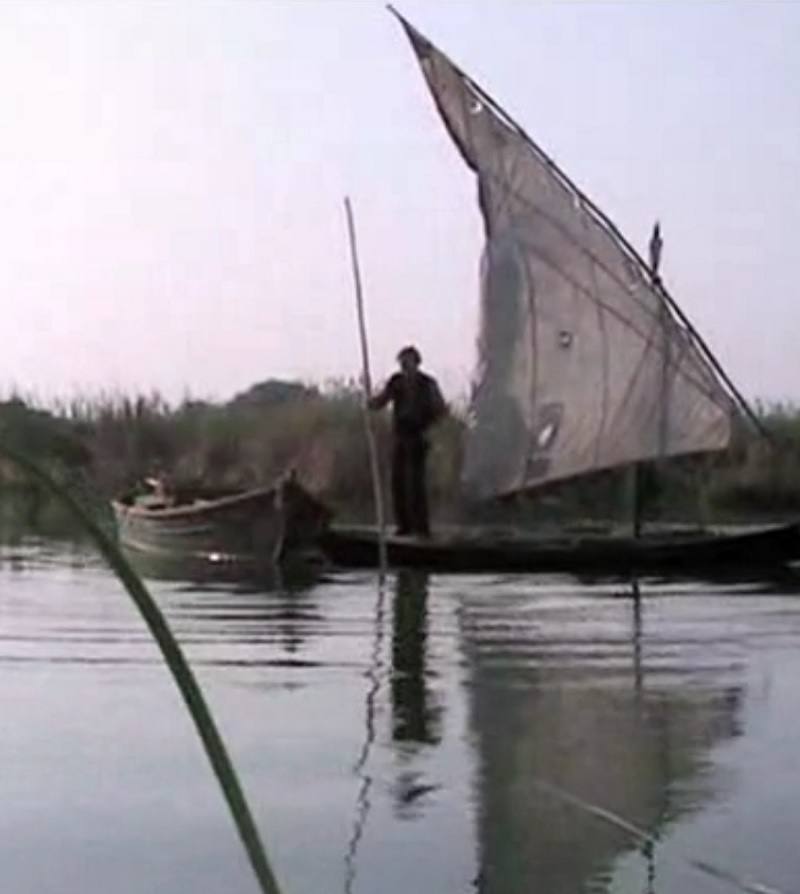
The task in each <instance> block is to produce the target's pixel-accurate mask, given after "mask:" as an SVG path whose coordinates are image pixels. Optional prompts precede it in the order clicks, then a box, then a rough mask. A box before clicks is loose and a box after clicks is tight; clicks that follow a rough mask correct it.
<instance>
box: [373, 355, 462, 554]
mask: <svg viewBox="0 0 800 894" xmlns="http://www.w3.org/2000/svg"><path fill="white" fill-rule="evenodd" d="M397 360H398V363H399V364H400V372H396V373H395V374H394V375H393V376H391V378H390V379H389V381H388V382H387V383H386V385H384V387H383V390H382V391H381V392H380V393H379V394H376V395H375V397H373V398H372V400H371V401H370V403H369V406H370V409H373V410H380V409H382V408H383V407H385V406H386V405H387V404H389V403H391V404H392V410H393V435H394V437H393V442H392V503H393V505H394V516H395V522H396V524H397V533H398V534H400V535H407V534H417V535H419V536H421V537H429V536H430V522H429V519H428V494H427V487H426V483H425V460H426V458H427V455H428V439H427V432H428V429H429V428H430V427H431V426H432V425H433V424H434V422H436V421H437V420H438V419H440V418H441V417H442V416H443V415H444V414H445V413H446V412H447V408H446V405H445V402H444V398H443V397H442V393H441V391H440V390H439V386H438V384H437V383H436V379H434V378H433V377H432V376H429V375H427V374H426V373H424V372H422V370H421V369H420V364H421V363H422V357H421V355H420V353H419V351H418V350H417V349H416V348H415V347H414V346H413V345H408V346H407V347H405V348H403V349H402V350H401V351H400V353H399V354H398V355H397Z"/></svg>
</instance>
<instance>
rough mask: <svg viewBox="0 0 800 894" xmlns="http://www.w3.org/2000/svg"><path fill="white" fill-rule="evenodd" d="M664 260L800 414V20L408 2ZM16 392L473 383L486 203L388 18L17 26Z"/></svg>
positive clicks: (13, 20) (9, 372) (693, 309)
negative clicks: (277, 381)
mask: <svg viewBox="0 0 800 894" xmlns="http://www.w3.org/2000/svg"><path fill="white" fill-rule="evenodd" d="M397 5H398V7H399V9H400V10H401V11H402V12H403V13H404V14H405V15H406V16H407V17H408V18H409V19H410V20H411V21H412V22H413V23H414V24H415V25H416V26H417V27H418V28H419V29H420V30H421V31H423V32H424V33H426V34H427V36H428V37H429V38H430V39H432V40H433V41H434V42H435V43H436V44H437V45H438V46H439V47H440V48H441V49H442V50H443V51H444V52H446V53H448V54H449V55H450V56H451V57H452V58H453V59H454V61H456V62H457V63H458V64H459V65H461V67H462V68H464V69H466V70H467V71H468V72H469V73H470V75H472V77H473V78H474V79H475V80H477V81H478V82H479V83H481V84H482V86H483V87H484V88H485V89H487V90H488V91H489V92H490V93H491V94H492V95H493V96H494V97H495V98H496V99H497V100H498V101H499V102H500V103H501V104H502V105H503V106H505V108H506V109H508V111H510V112H511V113H512V114H513V115H514V117H515V118H517V120H518V121H519V122H520V123H521V124H522V125H523V126H524V127H525V128H526V130H527V131H528V132H529V133H531V135H532V136H533V137H534V138H535V139H537V141H538V142H539V143H540V145H541V146H542V147H543V148H544V149H545V150H546V151H547V152H549V153H550V154H551V155H552V156H553V157H555V159H556V160H557V161H558V162H559V164H561V166H562V167H563V168H564V169H565V170H566V172H567V173H568V174H569V175H570V177H571V178H572V179H573V180H575V181H576V182H577V184H578V185H579V186H580V187H581V188H582V189H583V190H584V191H585V192H586V193H588V194H589V195H590V196H591V197H592V198H593V199H594V200H595V202H597V203H598V204H599V205H600V206H601V207H602V208H603V209H604V210H605V211H606V213H607V214H609V215H610V216H611V217H612V218H613V219H614V220H615V221H616V222H617V223H618V224H619V226H620V227H621V229H622V230H623V232H625V234H626V235H627V236H628V238H629V239H630V240H631V241H632V242H633V243H634V244H635V245H637V246H638V247H639V248H640V249H642V250H644V249H645V246H646V243H647V240H648V237H649V233H650V228H651V226H652V222H653V220H654V218H655V217H659V218H660V219H661V221H662V228H663V232H664V239H665V248H664V257H663V261H662V268H663V273H664V277H665V280H666V281H667V283H668V285H669V286H670V288H671V291H672V292H673V294H674V296H675V297H676V299H677V300H678V301H679V303H680V304H681V305H682V307H683V309H684V310H685V311H686V313H687V314H688V315H689V317H690V318H691V319H692V320H693V322H694V323H695V324H696V326H697V327H698V328H699V329H700V331H701V332H702V334H703V335H704V336H705V337H706V339H707V340H708V341H709V342H710V344H711V345H712V347H714V348H715V349H716V351H717V353H718V355H719V356H720V358H721V359H722V361H723V363H724V364H725V366H726V368H727V370H728V372H729V373H730V375H731V376H732V378H733V379H734V381H736V382H737V384H738V385H739V386H740V388H741V389H742V390H743V391H744V393H745V394H746V395H748V396H750V397H756V396H760V397H762V398H767V399H780V398H789V399H795V400H800V294H798V289H797V287H796V269H795V268H796V260H797V244H798V233H800V177H799V176H798V173H799V171H798V167H799V166H800V51H798V46H800V3H795V2H780V0H771V2H768V0H762V2H749V3H745V2H713V3H712V2H698V0H692V2H685V3H678V2H667V0H658V2H655V0H653V2H644V0H630V2H616V3H590V2H580V3H579V2H543V3H534V2H524V3H523V2H512V0H505V2H502V0H494V2H467V0H459V2H456V0H451V2H445V0H439V2H431V0H398V2H397ZM0 112H2V116H1V117H0V122H1V123H0V127H1V128H2V134H1V135H0V245H1V246H2V250H0V302H2V312H3V320H4V327H3V328H4V333H5V338H4V343H3V350H2V352H1V353H0V391H2V392H7V391H8V390H10V389H11V388H12V387H14V386H16V387H17V388H21V389H22V390H24V391H29V392H30V391H33V392H36V393H37V394H39V395H40V396H50V395H55V394H70V393H74V392H76V391H89V392H96V391H100V390H102V389H122V390H132V389H151V388H156V389H159V390H160V391H162V392H163V393H164V394H166V395H167V396H168V397H170V398H178V397H180V396H181V395H182V394H183V393H184V392H185V391H187V390H188V391H190V392H191V393H193V394H195V395H199V396H219V397H225V396H228V395H230V394H231V393H233V392H234V391H237V390H240V389H242V388H245V387H247V386H248V385H249V384H251V383H252V382H254V381H259V380H261V379H264V378H267V377H271V376H281V377H300V378H304V379H313V380H322V379H325V378H327V377H331V376H347V375H352V374H355V373H357V372H358V368H359V358H358V341H357V332H356V325H355V317H354V308H353V290H352V282H351V278H350V269H349V260H348V254H347V242H346V231H345V223H344V216H343V209H342V197H343V196H344V195H345V194H346V193H347V194H350V195H351V196H352V198H353V201H354V204H355V209H356V223H357V228H358V231H359V238H360V250H361V260H362V265H363V273H364V279H365V286H366V300H367V313H368V318H369V319H368V323H369V330H370V341H371V350H372V354H373V366H374V370H375V372H376V374H377V375H378V376H379V377H380V376H381V375H383V374H385V373H387V372H388V371H390V369H391V368H392V365H393V358H394V355H395V353H396V350H397V348H398V347H399V346H400V345H401V344H403V343H405V342H407V341H413V342H416V343H417V344H418V345H419V346H420V348H421V349H422V352H423V354H424V355H425V359H426V366H427V367H428V368H429V369H430V370H431V371H432V372H434V373H435V374H437V375H438V376H439V377H440V378H441V380H442V382H443V384H444V385H445V387H446V389H447V390H448V391H449V392H450V393H451V394H453V393H456V392H459V391H462V392H463V391H464V390H465V389H466V383H467V380H468V377H469V373H470V370H471V366H472V359H473V341H474V337H475V321H476V310H477V302H478V290H477V282H478V280H477V271H478V259H479V254H480V249H481V242H482V237H481V221H480V218H479V214H478V208H477V203H476V200H475V182H474V178H473V176H472V174H471V173H470V172H469V171H468V170H467V168H466V167H465V165H464V164H463V162H462V161H461V158H460V157H459V155H458V153H457V152H456V150H455V148H454V147H453V146H452V144H451V142H450V139H449V137H448V135H447V134H446V132H445V130H444V128H443V127H442V125H441V123H440V121H439V118H438V115H437V113H436V111H435V109H434V106H433V104H432V102H431V99H430V96H429V94H428V92H427V88H426V86H425V85H424V82H423V80H422V77H421V74H420V72H419V69H418V67H417V64H416V60H415V59H414V57H413V55H412V53H411V50H410V47H409V45H408V42H407V40H406V38H405V36H404V34H403V33H402V31H401V30H400V28H399V26H398V24H397V23H396V21H395V20H394V19H393V18H392V16H390V15H389V14H388V13H387V12H386V11H385V9H384V6H383V4H382V3H380V2H372V0H351V2H343V0H342V2H339V0H317V2H313V0H294V2H292V0H283V2H279V0H262V2H244V0H228V2H219V3H218V2H202V0H172V2H144V0H139V2H48V0H20V2H14V0H5V2H3V3H0Z"/></svg>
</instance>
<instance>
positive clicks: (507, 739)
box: [463, 602, 741, 894]
mask: <svg viewBox="0 0 800 894" xmlns="http://www.w3.org/2000/svg"><path fill="white" fill-rule="evenodd" d="M627 609H630V612H631V616H630V621H631V626H630V638H629V640H628V644H629V650H627V651H628V654H627V665H628V667H627V669H626V668H625V667H624V665H625V663H626V661H624V660H623V656H622V654H620V651H619V650H620V647H621V646H624V643H625V640H624V639H623V640H622V642H621V643H617V644H616V648H615V645H614V644H613V643H612V642H611V641H610V640H609V639H608V633H607V629H608V628H607V627H605V626H604V627H603V629H604V630H605V631H606V635H605V637H601V636H598V637H597V638H588V639H587V632H586V631H585V630H584V629H583V625H585V623H586V621H585V618H584V619H581V620H580V621H578V623H579V624H580V625H581V629H577V628H576V629H574V630H573V632H574V633H575V637H574V639H571V638H570V631H569V629H568V628H569V624H570V622H569V620H568V619H567V617H566V616H565V617H562V618H553V619H552V620H551V621H550V622H549V623H548V622H547V621H546V620H545V619H544V616H542V617H540V618H539V619H538V620H537V622H536V623H534V622H533V621H530V622H528V623H526V621H525V618H524V615H520V616H516V615H514V613H513V612H512V613H509V615H508V616H505V617H503V616H500V617H498V615H497V609H496V603H493V608H492V610H491V612H490V609H489V607H488V606H487V607H486V611H485V613H484V612H483V611H480V610H476V609H475V607H473V608H472V610H471V611H470V612H469V613H468V614H467V616H466V618H465V623H464V627H463V636H464V642H465V653H466V655H467V656H468V662H469V667H470V692H471V694H472V708H471V725H472V727H473V730H474V735H475V741H476V743H477V749H478V760H479V782H478V790H479V796H478V802H479V807H478V819H477V827H478V842H479V844H478V847H479V864H480V873H479V884H478V890H479V891H481V892H483V894H518V892H520V891H547V892H548V894H577V892H581V891H588V890H592V891H604V890H606V883H607V879H608V873H609V871H610V869H611V867H612V865H613V863H614V861H615V860H616V859H617V858H618V857H620V856H621V855H622V854H624V853H626V852H629V851H631V850H636V849H637V847H638V846H639V844H640V842H639V841H637V838H636V836H635V835H632V834H630V832H626V831H625V830H624V829H621V828H620V827H618V826H615V825H613V824H611V823H609V822H606V821H605V820H604V818H603V817H602V816H599V811H600V810H602V811H605V812H606V813H607V815H608V816H611V815H613V816H615V817H619V818H621V819H623V820H624V821H625V822H626V823H628V824H630V826H631V827H636V828H638V829H642V830H645V831H646V832H647V833H648V835H651V836H653V837H655V838H658V837H659V835H660V833H663V831H664V830H665V827H666V826H667V825H668V824H669V823H670V822H671V821H674V820H675V819H677V818H678V817H679V816H681V815H682V814H684V813H686V812H688V811H691V810H694V809H698V808H699V807H701V806H702V805H703V804H704V803H705V802H706V801H707V800H708V799H710V798H711V797H713V786H712V785H711V782H710V779H709V778H706V779H705V780H704V779H703V777H704V770H705V767H706V761H707V757H708V753H709V751H710V749H711V748H713V747H714V746H715V745H717V744H719V743H720V742H723V741H725V740H726V739H729V738H730V737H732V736H735V735H736V734H737V732H738V729H739V719H738V715H739V705H740V701H741V690H740V689H739V687H738V686H737V685H736V684H735V682H733V681H730V680H729V681H726V682H725V683H724V684H722V685H717V686H715V687H714V688H712V689H701V688H698V687H694V688H693V689H692V690H688V691H687V690H685V689H681V688H680V687H678V686H674V685H670V684H669V683H667V682H665V680H666V679H667V678H666V674H665V672H666V671H667V670H669V671H671V672H673V673H675V672H678V671H680V670H681V668H680V667H677V666H676V667H674V668H669V669H667V668H664V667H663V666H662V667H661V668H659V671H660V672H661V673H662V674H663V675H662V676H661V677H660V678H659V680H658V682H657V684H655V683H654V684H653V686H652V689H649V688H648V669H647V668H648V662H647V648H646V637H644V636H643V630H642V624H643V620H642V615H641V611H640V610H641V606H640V605H639V604H638V603H635V602H634V603H632V604H627V605H626V606H625V607H624V609H623V608H622V605H621V604H620V610H627ZM565 628H567V629H565ZM525 656H537V657H532V658H530V659H529V660H526V658H525ZM662 661H663V658H662ZM683 670H686V671H691V667H690V666H689V667H687V668H684V669H683ZM695 682H696V680H695ZM715 682H718V681H715ZM681 791H683V792H684V795H683V796H681ZM689 792H691V794H688V793H689ZM645 856H646V858H647V859H650V858H651V857H652V854H650V853H647V854H646V855H645ZM648 869H649V871H650V872H651V873H652V864H651V866H650V867H649V868H648V866H647V865H645V860H644V859H643V866H642V878H643V879H644V877H645V876H646V875H647V874H648ZM649 890H656V888H655V887H653V888H651V889H649Z"/></svg>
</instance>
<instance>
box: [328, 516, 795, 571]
mask: <svg viewBox="0 0 800 894" xmlns="http://www.w3.org/2000/svg"><path fill="white" fill-rule="evenodd" d="M320 546H321V548H322V550H323V552H324V553H325V554H326V556H327V557H328V559H329V560H330V561H331V562H333V563H334V564H335V565H341V566H345V567H375V566H376V565H377V564H378V535H377V531H376V529H375V528H374V527H368V526H358V525H340V526H334V527H332V528H331V529H330V530H329V531H327V532H326V533H325V534H324V535H323V536H322V538H321V540H320ZM387 557H388V561H389V564H390V565H392V566H395V567H419V568H427V569H431V570H441V571H451V572H481V571H489V572H492V571H528V572H536V571H541V572H547V571H567V572H581V571H587V572H588V571H602V572H613V573H625V572H629V571H636V570H656V569H661V570H687V569H694V568H697V569H703V568H709V567H753V566H764V565H770V566H776V565H783V564H786V563H788V562H790V561H792V560H794V559H797V558H800V525H798V524H796V523H792V524H786V525H777V526H771V527H761V528H746V529H742V528H739V529H717V530H713V531H711V530H701V529H698V528H688V527H679V526H671V527H669V526H663V527H660V528H656V529H654V530H652V531H648V532H647V533H646V534H645V535H644V536H642V537H641V538H638V539H637V538H634V537H632V536H631V535H630V533H627V534H626V533H625V532H624V531H623V530H622V529H618V530H614V529H613V528H611V527H607V528H602V527H597V528H587V527H576V528H575V529H565V530H561V531H558V532H556V531H554V530H552V531H542V532H541V533H539V532H535V533H534V532H530V531H520V530H513V529H508V528H480V527H479V528H464V527H446V528H442V529H441V530H439V531H437V532H436V534H435V535H434V536H433V537H432V538H430V539H422V538H417V537H398V536H396V535H389V536H388V537H387Z"/></svg>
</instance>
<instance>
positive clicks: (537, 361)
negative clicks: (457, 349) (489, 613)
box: [403, 22, 733, 498]
mask: <svg viewBox="0 0 800 894" xmlns="http://www.w3.org/2000/svg"><path fill="white" fill-rule="evenodd" d="M403 24H404V26H405V28H406V31H407V33H408V35H409V37H410V39H411V42H412V45H413V47H414V50H415V52H416V55H417V57H418V59H419V63H420V65H421V67H422V70H423V73H424V75H425V79H426V80H427V83H428V86H429V88H430V90H431V93H432V94H433V98H434V100H435V102H436V106H437V108H438V110H439V112H440V114H441V116H442V119H443V120H444V123H445V125H446V127H447V130H448V131H449V133H450V135H451V137H452V138H453V140H454V142H455V143H456V145H457V146H458V148H459V150H460V151H461V154H462V156H463V157H464V159H465V161H466V162H467V164H468V165H469V166H470V167H471V168H472V169H473V170H474V171H475V173H476V174H477V177H478V187H479V199H480V207H481V211H482V213H483V219H484V224H485V230H486V246H485V250H484V256H483V262H482V277H481V278H482V295H481V322H480V332H479V339H478V353H479V359H478V369H477V374H476V380H475V387H474V392H473V399H472V425H471V428H470V432H469V436H468V439H467V445H466V453H465V461H464V470H463V483H464V486H465V490H466V491H467V492H468V493H470V494H472V495H473V496H475V497H477V498H489V497H492V496H497V495H502V494H507V493H512V492H515V491H519V490H523V489H530V488H533V487H538V486H541V485H543V484H546V483H549V482H552V481H558V480H562V479H565V478H570V477H573V476H577V475H581V474H586V473H589V472H593V471H596V470H599V469H604V468H611V467H614V466H620V465H624V464H628V463H633V462H638V461H646V460H650V459H656V458H660V457H666V456H677V455H681V454H689V453H699V452H706V451H715V450H721V449H724V448H725V447H726V446H727V445H728V443H729V440H730V436H731V421H732V420H731V417H732V410H733V402H732V400H731V398H730V397H729V395H728V393H727V391H726V389H725V388H724V387H723V385H722V383H721V382H720V380H719V378H718V377H717V375H716V374H715V372H714V370H713V369H712V367H711V365H710V363H709V362H708V361H707V359H706V358H705V356H704V355H703V353H702V352H701V350H700V349H699V348H698V346H697V344H696V343H695V340H694V338H693V336H692V334H691V333H690V332H689V331H688V330H687V328H686V327H684V326H682V325H681V324H680V323H679V322H678V320H677V319H676V318H675V315H674V314H673V313H672V312H671V310H670V307H669V306H668V304H667V302H666V300H665V299H664V297H663V295H662V294H661V292H660V290H659V288H658V286H657V285H656V284H655V283H654V281H653V278H652V277H651V276H650V273H649V271H648V270H647V269H646V267H645V266H644V264H643V263H642V262H641V261H640V260H639V259H638V257H637V256H636V255H635V254H634V253H633V252H632V251H631V250H629V248H628V247H627V246H626V244H625V243H624V242H623V241H622V240H621V239H620V238H619V237H618V234H616V233H615V232H614V230H613V229H612V227H611V226H609V225H608V222H607V221H606V220H605V219H601V216H600V215H599V214H598V212H597V211H596V210H595V209H594V207H593V206H591V205H590V204H589V203H588V202H587V201H585V200H584V199H583V197H582V196H581V194H580V193H579V192H578V191H577V190H576V189H575V188H574V187H573V186H572V185H571V184H570V183H569V181H568V180H567V179H566V178H565V177H564V175H563V174H561V172H560V171H559V170H558V169H557V168H556V167H555V165H553V163H552V162H551V161H550V160H549V159H547V157H546V156H545V155H544V154H543V153H541V151H540V150H538V147H536V146H535V145H534V144H532V143H531V142H530V141H529V140H528V139H527V138H526V137H525V135H524V134H522V133H521V132H520V131H519V130H518V128H516V127H515V126H513V125H512V124H511V123H510V122H509V121H508V120H507V118H506V117H505V116H504V115H503V114H502V113H501V112H499V111H498V110H497V109H496V107H495V106H494V104H493V103H492V101H491V100H490V99H489V98H488V97H486V95H485V94H483V93H482V92H481V91H479V90H478V89H477V88H476V87H475V85H474V84H473V83H472V82H471V81H470V80H469V79H468V78H467V77H466V76H464V75H463V74H462V73H461V72H460V71H459V70H458V69H457V68H456V67H455V66H454V65H453V64H452V63H451V62H450V60H449V59H448V58H447V57H446V56H445V55H444V54H442V53H441V52H440V51H439V50H437V49H436V48H435V47H434V46H433V45H432V44H431V43H430V42H429V41H427V40H426V39H425V38H424V37H422V36H421V35H420V34H419V32H417V31H415V30H414V29H413V28H411V26H410V25H408V24H407V23H406V22H403Z"/></svg>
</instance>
